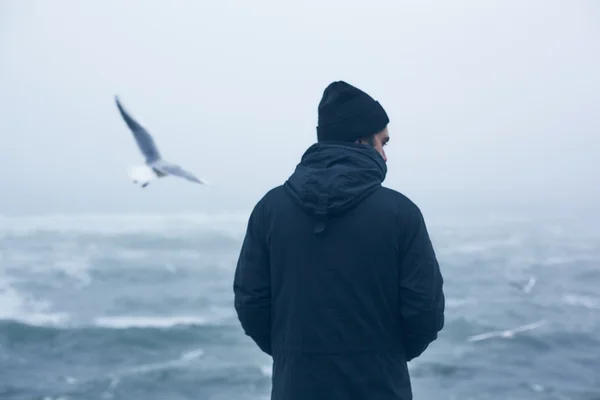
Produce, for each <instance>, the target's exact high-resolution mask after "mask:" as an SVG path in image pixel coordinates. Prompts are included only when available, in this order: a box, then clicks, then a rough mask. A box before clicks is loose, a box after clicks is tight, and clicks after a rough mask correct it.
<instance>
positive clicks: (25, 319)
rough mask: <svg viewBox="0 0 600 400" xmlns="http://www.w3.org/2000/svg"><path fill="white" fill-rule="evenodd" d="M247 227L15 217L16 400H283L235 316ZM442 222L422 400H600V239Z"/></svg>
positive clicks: (482, 220) (11, 340)
mask: <svg viewBox="0 0 600 400" xmlns="http://www.w3.org/2000/svg"><path fill="white" fill-rule="evenodd" d="M246 217H247V216H246V215H245V214H242V215H213V216H202V215H184V216H46V217H39V216H38V217H12V218H9V217H0V399H3V400H13V399H15V400H16V399H40V400H41V399H46V400H50V399H52V400H57V399H61V400H67V399H71V400H75V399H127V400H138V399H139V400H142V399H144V400H146V399H147V400H152V399H169V400H179V399H206V400H217V399H224V400H225V399H226V400H230V399H237V400H251V399H267V398H268V395H269V391H270V360H269V358H268V357H266V356H265V355H263V354H262V353H260V352H259V350H258V349H257V348H256V347H255V346H254V345H253V343H252V342H251V341H250V340H249V339H248V338H246V337H245V336H244V335H243V333H242V331H241V328H240V327H239V325H238V322H237V319H236V317H235V314H234V311H233V307H232V277H233V270H234V267H235V261H236V259H237V255H238V251H239V247H240V243H241V240H242V237H243V233H244V228H245V223H246ZM428 222H429V226H430V231H431V235H432V238H433V240H434V244H435V246H436V250H437V253H438V256H439V258H440V262H441V265H442V268H443V273H444V275H445V278H446V295H447V298H448V301H447V305H448V308H447V314H446V315H447V317H446V318H447V319H446V320H447V324H446V328H445V329H444V331H443V332H442V334H441V337H440V339H439V341H438V342H436V343H435V344H433V345H432V346H431V347H430V350H429V351H428V352H427V353H426V354H425V355H424V356H423V357H422V358H420V359H418V360H416V361H414V362H412V363H411V364H410V371H411V376H412V378H413V386H414V393H415V398H416V399H432V400H434V399H435V400H438V399H456V400H466V399H577V400H592V399H600V330H599V327H600V326H599V325H600V285H599V283H600V230H599V229H598V228H597V225H594V224H590V223H589V221H586V220H585V219H583V220H581V219H575V218H558V217H553V218H549V219H532V218H529V217H517V216H512V217H511V216H509V217H507V216H502V217H500V216H497V217H478V218H475V217H470V218H466V219H465V218H458V217H455V218H453V219H435V220H433V219H431V218H430V219H429V221H428ZM528 325H529V326H528ZM519 327H521V328H522V329H521V330H520V331H519V330H517V331H516V332H514V333H513V334H512V335H511V333H510V332H508V333H505V334H503V335H502V334H499V335H497V336H493V335H487V336H486V335H483V336H482V334H485V333H488V332H491V331H503V330H507V329H511V328H519ZM489 336H492V337H489Z"/></svg>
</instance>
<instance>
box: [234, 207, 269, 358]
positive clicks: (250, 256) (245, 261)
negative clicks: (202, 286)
mask: <svg viewBox="0 0 600 400" xmlns="http://www.w3.org/2000/svg"><path fill="white" fill-rule="evenodd" d="M263 208H264V207H263V205H262V204H261V203H259V204H257V206H256V207H255V208H254V210H253V211H252V213H251V215H250V218H249V221H248V226H247V229H246V235H245V237H244V241H243V243H242V248H241V251H240V254H239V258H238V262H237V266H236V270H235V275H234V282H233V291H234V306H235V310H236V313H237V316H238V319H239V321H240V323H241V325H242V329H243V330H244V332H245V334H246V335H248V336H249V337H250V338H252V340H254V342H255V343H256V345H257V346H258V347H259V348H260V349H261V350H262V351H263V352H265V353H267V354H268V355H271V274H270V265H269V251H268V246H267V242H266V239H265V237H266V232H265V224H264V216H263V215H264V214H263Z"/></svg>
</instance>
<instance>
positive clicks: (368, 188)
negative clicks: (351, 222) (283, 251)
mask: <svg viewBox="0 0 600 400" xmlns="http://www.w3.org/2000/svg"><path fill="white" fill-rule="evenodd" d="M386 174H387V166H386V164H385V161H384V160H383V157H381V155H380V154H379V153H378V152H377V151H376V150H375V149H374V148H372V147H371V146H366V145H363V144H358V143H343V142H340V143H338V142H322V143H321V142H318V143H315V144H313V145H312V146H310V147H309V148H308V149H307V150H306V152H305V153H304V155H303V156H302V159H301V161H300V163H299V164H298V165H297V166H296V170H295V171H294V173H293V174H292V175H291V176H290V177H289V178H288V180H287V181H286V182H285V184H284V188H285V192H286V193H287V195H288V196H290V198H291V199H292V200H293V201H294V202H295V203H296V204H297V205H298V206H299V207H300V208H301V209H302V210H304V211H305V212H306V213H307V214H309V215H311V216H314V217H317V219H318V222H317V226H316V227H315V231H314V233H321V232H323V231H324V230H325V226H326V222H327V219H328V218H329V217H330V216H336V215H341V214H343V213H345V212H347V211H349V210H351V209H352V208H354V207H356V206H357V205H358V204H359V203H360V202H361V201H362V200H364V199H365V198H366V197H367V196H369V195H370V194H371V193H373V192H374V191H375V190H377V189H378V188H379V187H381V183H382V182H383V180H384V179H385V176H386Z"/></svg>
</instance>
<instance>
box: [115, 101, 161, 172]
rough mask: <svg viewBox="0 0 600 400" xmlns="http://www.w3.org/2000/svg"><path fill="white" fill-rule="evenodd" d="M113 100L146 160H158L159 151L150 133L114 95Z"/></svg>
mask: <svg viewBox="0 0 600 400" xmlns="http://www.w3.org/2000/svg"><path fill="white" fill-rule="evenodd" d="M115 101H116V103H117V107H118V108H119V112H120V113H121V116H122V117H123V119H124V120H125V123H126V124H127V126H128V127H129V129H130V130H131V132H132V133H133V137H134V138H135V141H136V142H137V145H138V147H139V148H140V151H141V152H142V154H143V155H144V157H145V158H146V162H148V163H150V162H153V161H156V160H159V159H160V153H159V152H158V149H157V148H156V144H155V143H154V139H152V136H151V135H150V133H148V131H147V130H146V129H145V128H144V127H143V126H141V125H140V124H139V123H138V122H137V121H136V120H135V119H133V118H132V117H131V116H130V115H129V114H128V113H127V111H125V109H124V108H123V106H122V105H121V102H120V101H119V98H118V97H115Z"/></svg>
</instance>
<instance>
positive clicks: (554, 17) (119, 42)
mask: <svg viewBox="0 0 600 400" xmlns="http://www.w3.org/2000/svg"><path fill="white" fill-rule="evenodd" d="M599 39H600V5H599V4H598V3H597V2H595V1H592V0H590V1H526V2H525V1H516V0H515V1H485V2H475V1H453V2H441V1H437V2H434V1H419V2H407V1H373V2H371V3H366V2H364V1H350V0H343V1H341V0H330V1H326V2H324V1H316V0H310V1H308V0H307V1H303V2H302V4H300V3H297V4H293V5H292V4H290V3H284V2H280V1H274V0H273V1H252V2H243V1H231V0H221V1H218V2H197V1H196V2H195V1H169V2H165V1H147V0H145V1H121V0H118V1H117V0H110V1H109V0H103V1H101V2H99V1H97V2H81V1H53V2H46V1H32V0H30V1H2V2H1V3H0V114H1V117H0V149H1V155H0V193H1V194H0V214H5V215H13V214H39V213H72V212H77V213H80V212H81V213H121V212H124V213H131V212H144V213H146V212H150V213H151V212H159V213H164V212H205V211H209V212H215V211H232V210H249V209H250V208H251V207H252V206H253V205H254V204H255V203H256V201H258V199H259V198H260V197H261V196H262V195H263V194H264V192H265V191H267V190H268V189H270V188H271V187H273V186H275V185H279V184H281V183H283V182H284V181H285V179H287V177H288V176H289V175H290V174H291V173H292V171H293V169H294V167H295V165H296V164H297V163H298V162H299V160H300V157H301V155H302V153H303V152H304V150H305V149H306V148H307V147H308V146H310V145H311V144H312V143H313V142H314V141H315V140H316V131H315V127H316V125H317V105H318V102H319V100H320V98H321V95H322V92H323V90H324V88H325V87H326V86H327V84H329V83H330V82H331V81H334V80H340V79H341V80H346V81H348V82H349V83H352V84H354V85H356V86H358V87H359V88H361V89H363V90H365V91H366V92H367V93H369V94H370V95H372V96H373V97H374V98H376V99H377V100H379V101H380V102H381V103H382V105H383V106H384V107H385V109H386V111H387V112H388V114H389V116H390V119H391V123H390V126H389V130H390V135H391V142H390V145H389V146H388V148H387V154H388V159H389V161H388V167H389V171H388V176H387V179H386V181H385V182H384V184H385V186H388V187H391V188H394V189H396V190H399V191H401V192H403V193H405V194H406V195H408V196H409V197H410V198H411V199H413V200H414V201H415V202H417V204H419V205H420V206H421V207H422V208H423V209H424V211H425V212H428V211H432V212H433V211H437V210H439V211H447V210H464V211H469V210H473V209H475V208H474V207H477V208H479V209H482V210H499V209H503V208H518V207H521V208H523V209H529V210H532V209H535V210H539V209H541V208H543V209H546V210H548V209H552V210H554V209H557V210H558V209H562V210H563V211H567V212H568V211H569V210H571V211H572V210H573V208H575V207H586V208H593V206H594V205H595V204H597V202H598V200H599V198H600V189H599V188H600V185H599V184H598V181H599V180H598V175H599V171H600V168H599V166H600V160H599V156H598V155H599V153H600V117H599V115H598V112H597V110H598V104H599V100H600V74H599V73H598V71H600V40H599ZM115 95H119V96H120V98H121V100H122V101H123V104H124V106H125V107H126V108H127V109H128V110H129V112H131V114H132V115H133V116H134V117H135V118H137V119H138V120H139V121H140V123H142V125H144V126H145V127H146V128H147V129H148V130H149V131H150V132H151V134H153V135H154V138H155V140H156V142H157V144H158V146H159V149H160V151H161V152H162V154H163V156H164V158H165V159H167V160H169V161H172V162H175V163H179V164H180V165H182V166H183V167H184V168H186V169H189V170H190V171H192V172H193V173H195V174H197V175H198V176H200V177H203V178H205V179H207V180H208V181H209V182H211V183H212V186H208V187H205V186H199V185H194V184H191V183H189V182H186V181H183V180H180V179H177V178H169V179H165V180H160V181H157V182H154V183H152V184H151V185H150V186H149V187H148V188H146V189H144V190H142V189H140V188H139V187H138V186H136V185H133V184H132V183H131V182H130V181H129V178H128V176H127V168H128V167H129V166H131V165H138V164H142V162H143V159H142V157H141V155H140V153H139V151H138V149H137V147H136V144H135V142H134V140H133V137H132V136H131V133H130V132H129V130H128V129H127V127H126V125H125V124H124V122H123V121H122V119H121V117H120V115H119V114H118V112H117V108H116V106H115V103H114V96H115Z"/></svg>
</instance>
